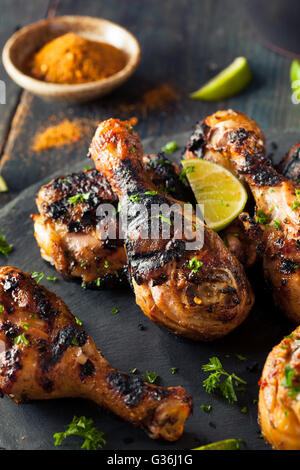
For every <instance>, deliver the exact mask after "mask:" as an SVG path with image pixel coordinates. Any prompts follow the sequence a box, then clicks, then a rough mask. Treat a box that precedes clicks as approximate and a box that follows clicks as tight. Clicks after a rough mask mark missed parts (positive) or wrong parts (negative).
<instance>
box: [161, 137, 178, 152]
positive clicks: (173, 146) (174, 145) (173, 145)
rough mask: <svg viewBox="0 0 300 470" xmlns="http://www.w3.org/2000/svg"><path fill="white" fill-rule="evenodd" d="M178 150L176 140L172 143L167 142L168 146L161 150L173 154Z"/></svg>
mask: <svg viewBox="0 0 300 470" xmlns="http://www.w3.org/2000/svg"><path fill="white" fill-rule="evenodd" d="M177 148H178V143H177V142H176V141H175V140H172V141H171V142H167V143H166V145H164V146H163V147H162V148H161V149H162V151H163V152H166V153H173V152H175V150H176V149H177Z"/></svg>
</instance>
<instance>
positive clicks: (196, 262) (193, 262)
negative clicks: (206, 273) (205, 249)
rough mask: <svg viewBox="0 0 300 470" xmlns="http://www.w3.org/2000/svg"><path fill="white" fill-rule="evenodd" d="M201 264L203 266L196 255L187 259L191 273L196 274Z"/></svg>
mask: <svg viewBox="0 0 300 470" xmlns="http://www.w3.org/2000/svg"><path fill="white" fill-rule="evenodd" d="M201 266H203V263H202V261H199V260H198V259H197V258H196V256H194V258H192V259H190V260H189V263H188V267H189V268H190V269H191V271H192V273H193V274H196V273H197V272H198V270H199V268H201Z"/></svg>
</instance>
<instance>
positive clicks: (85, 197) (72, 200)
mask: <svg viewBox="0 0 300 470" xmlns="http://www.w3.org/2000/svg"><path fill="white" fill-rule="evenodd" d="M89 198H90V193H81V194H75V196H71V197H69V198H68V203H69V204H77V203H78V202H84V201H88V200H89Z"/></svg>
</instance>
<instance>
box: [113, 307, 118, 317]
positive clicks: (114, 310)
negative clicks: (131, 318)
mask: <svg viewBox="0 0 300 470" xmlns="http://www.w3.org/2000/svg"><path fill="white" fill-rule="evenodd" d="M111 313H112V314H113V315H116V314H117V313H119V309H118V307H114V308H113V309H112V311H111Z"/></svg>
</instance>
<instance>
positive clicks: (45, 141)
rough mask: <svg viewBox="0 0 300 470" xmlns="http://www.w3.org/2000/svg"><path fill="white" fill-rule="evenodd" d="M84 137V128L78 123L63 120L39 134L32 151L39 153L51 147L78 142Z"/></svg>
mask: <svg viewBox="0 0 300 470" xmlns="http://www.w3.org/2000/svg"><path fill="white" fill-rule="evenodd" d="M81 135H82V128H81V126H80V124H78V123H77V122H76V121H69V120H68V119H65V120H63V121H62V122H60V123H59V124H56V125H54V126H50V127H48V128H47V129H45V130H43V131H41V132H38V133H37V134H36V136H35V137H34V139H33V145H32V150H34V151H35V152H39V151H40V150H46V149H49V148H51V147H60V146H62V145H68V144H71V143H73V142H76V141H77V140H79V139H80V137H81Z"/></svg>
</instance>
